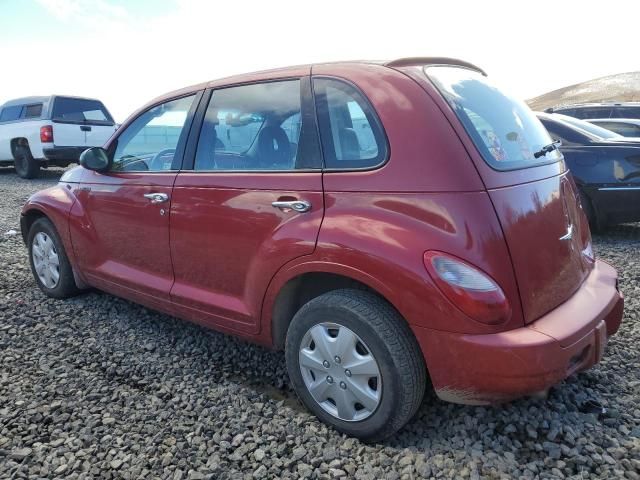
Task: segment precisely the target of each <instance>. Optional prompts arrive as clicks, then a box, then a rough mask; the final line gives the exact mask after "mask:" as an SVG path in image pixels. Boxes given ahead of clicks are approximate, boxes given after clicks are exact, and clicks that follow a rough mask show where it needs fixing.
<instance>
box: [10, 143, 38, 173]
mask: <svg viewBox="0 0 640 480" xmlns="http://www.w3.org/2000/svg"><path fill="white" fill-rule="evenodd" d="M14 165H15V169H16V173H17V174H18V176H19V177H21V178H26V179H29V178H36V177H37V176H38V174H39V173H40V162H38V161H37V160H36V159H35V158H33V155H31V150H29V147H25V146H24V145H18V146H17V147H16V151H15V153H14Z"/></svg>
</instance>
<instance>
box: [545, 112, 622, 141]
mask: <svg viewBox="0 0 640 480" xmlns="http://www.w3.org/2000/svg"><path fill="white" fill-rule="evenodd" d="M554 115H555V116H556V117H558V118H559V119H560V120H562V121H563V122H565V123H568V124H569V125H573V126H574V127H577V128H579V129H581V130H585V131H587V132H589V133H591V134H593V135H595V136H597V137H600V138H605V139H616V138H617V139H620V138H623V137H622V135H619V134H617V133H616V132H612V131H611V130H607V129H606V128H602V127H599V126H598V125H594V124H593V123H589V122H585V121H584V120H579V119H577V118H574V117H570V116H568V115H562V114H560V113H555V114H554Z"/></svg>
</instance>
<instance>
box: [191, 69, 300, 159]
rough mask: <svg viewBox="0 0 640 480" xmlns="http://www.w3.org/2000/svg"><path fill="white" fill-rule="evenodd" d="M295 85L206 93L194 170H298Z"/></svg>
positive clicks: (291, 82)
mask: <svg viewBox="0 0 640 480" xmlns="http://www.w3.org/2000/svg"><path fill="white" fill-rule="evenodd" d="M301 130H302V119H301V100H300V81H299V80H286V81H279V82H267V83H257V84H251V85H241V86H237V87H227V88H222V89H219V90H215V91H214V92H213V93H212V96H211V100H210V101H209V106H208V107H207V111H206V114H205V118H204V122H203V125H202V130H201V132H200V138H199V141H198V149H197V152H196V159H195V166H194V168H195V170H294V169H296V168H302V167H301V165H302V162H301V161H300V160H301V159H299V158H298V144H299V141H300V134H301Z"/></svg>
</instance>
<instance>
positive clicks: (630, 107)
mask: <svg viewBox="0 0 640 480" xmlns="http://www.w3.org/2000/svg"><path fill="white" fill-rule="evenodd" d="M545 113H561V114H563V115H569V116H571V117H575V118H580V119H591V118H640V102H624V103H622V102H616V103H614V102H605V103H581V104H578V105H564V106H562V107H553V108H547V109H546V110H545Z"/></svg>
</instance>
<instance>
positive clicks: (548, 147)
mask: <svg viewBox="0 0 640 480" xmlns="http://www.w3.org/2000/svg"><path fill="white" fill-rule="evenodd" d="M560 146H562V140H556V141H555V142H551V143H550V144H549V145H545V146H544V147H542V148H541V149H540V150H538V151H537V152H535V153H534V154H533V156H534V157H535V158H540V157H542V156H543V155H546V154H547V153H550V152H553V151H554V150H556V149H558V148H559V147H560Z"/></svg>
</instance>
